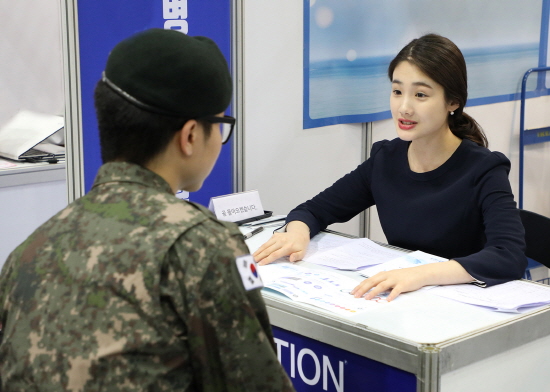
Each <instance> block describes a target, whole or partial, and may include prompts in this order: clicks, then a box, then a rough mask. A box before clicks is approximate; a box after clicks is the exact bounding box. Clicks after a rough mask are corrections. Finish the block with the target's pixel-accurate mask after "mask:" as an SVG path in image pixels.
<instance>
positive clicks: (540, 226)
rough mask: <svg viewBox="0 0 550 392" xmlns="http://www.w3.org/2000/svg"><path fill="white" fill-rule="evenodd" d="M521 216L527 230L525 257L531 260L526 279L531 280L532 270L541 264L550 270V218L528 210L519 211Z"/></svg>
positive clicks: (546, 280)
mask: <svg viewBox="0 0 550 392" xmlns="http://www.w3.org/2000/svg"><path fill="white" fill-rule="evenodd" d="M519 216H520V217H521V222H522V223H523V227H524V228H525V245H526V248H525V256H527V258H528V259H531V260H528V261H529V264H528V266H527V270H526V271H525V279H531V272H530V271H529V270H530V269H533V268H536V267H538V266H540V264H542V265H544V266H546V267H548V268H550V218H547V217H545V216H542V215H539V214H537V213H535V212H531V211H527V210H519ZM533 261H534V262H533ZM538 263H540V264H538ZM548 281H550V279H545V282H544V283H548Z"/></svg>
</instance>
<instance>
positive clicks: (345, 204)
mask: <svg viewBox="0 0 550 392" xmlns="http://www.w3.org/2000/svg"><path fill="white" fill-rule="evenodd" d="M408 147H409V142H406V141H403V140H401V139H394V140H391V141H388V140H383V141H380V142H377V143H375V144H374V145H373V147H372V150H371V155H370V158H369V159H368V160H366V161H365V162H363V163H362V164H361V165H359V166H358V167H357V169H355V170H353V171H352V172H350V173H349V174H347V175H345V176H344V177H342V178H341V179H339V180H338V181H336V182H335V183H334V184H333V185H332V186H330V187H329V188H327V189H326V190H324V191H323V192H321V193H319V194H318V195H317V196H315V197H314V198H313V199H311V200H309V201H307V202H305V203H303V204H301V205H299V206H298V207H296V208H295V209H294V210H292V211H291V212H290V213H289V214H288V217H287V222H290V221H294V220H299V221H302V222H304V223H306V224H307V225H308V226H309V228H310V231H311V236H312V237H313V236H314V235H316V234H317V233H318V232H319V231H320V230H323V229H325V228H326V227H327V226H328V225H330V224H332V223H336V222H346V221H348V220H349V219H351V218H353V217H354V216H355V215H357V214H358V213H360V212H361V211H363V210H365V209H366V208H369V207H370V206H372V205H376V207H377V210H378V215H379V217H380V223H381V225H382V229H383V230H384V234H385V235H386V238H387V240H388V243H389V244H391V245H395V246H399V247H402V248H405V249H410V250H421V251H424V252H427V253H431V254H434V255H437V256H441V257H445V258H448V259H454V260H456V261H457V262H459V263H460V264H461V265H462V266H463V267H464V269H465V270H466V271H468V273H469V274H470V275H471V276H473V277H474V278H475V279H478V280H480V281H482V282H485V283H486V285H487V286H492V285H495V284H498V283H504V282H507V281H510V280H514V279H519V278H521V277H522V276H523V273H524V271H525V267H526V265H527V259H526V257H525V255H524V250H525V240H524V229H523V226H522V224H521V220H520V217H519V212H518V210H517V208H516V203H515V201H514V196H513V194H512V190H511V187H510V182H509V180H508V173H509V171H510V161H509V160H508V158H506V157H505V156H504V155H503V154H501V153H499V152H491V151H490V150H488V149H486V148H484V147H480V146H478V145H477V144H475V143H474V142H472V141H469V140H466V139H464V140H462V143H461V144H460V146H459V147H458V149H457V150H456V151H455V152H454V154H453V155H452V156H451V157H450V158H449V159H448V160H447V161H446V162H445V163H444V164H443V165H441V166H440V167H438V168H437V169H435V170H433V171H430V172H426V173H415V172H413V171H411V170H410V168H409V163H408V159H407V150H408Z"/></svg>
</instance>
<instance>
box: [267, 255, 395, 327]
mask: <svg viewBox="0 0 550 392" xmlns="http://www.w3.org/2000/svg"><path fill="white" fill-rule="evenodd" d="M258 269H259V271H260V276H261V277H262V280H263V282H264V286H265V287H266V288H268V289H271V290H275V291H277V292H279V293H281V294H283V295H285V296H287V297H288V298H290V299H291V300H293V301H296V302H303V303H307V304H310V305H313V306H316V307H319V308H322V309H325V310H328V311H330V312H333V313H337V314H340V315H345V316H351V315H355V314H359V313H361V312H364V311H366V310H369V309H372V308H373V307H377V306H380V305H381V304H382V303H387V301H386V300H385V298H386V296H385V295H382V296H379V297H375V298H374V299H373V300H370V301H367V300H365V299H364V298H355V297H354V296H353V295H351V294H350V291H351V290H352V289H353V288H354V287H355V286H357V284H358V283H359V282H358V281H356V280H355V279H351V278H348V277H347V276H344V275H342V274H338V273H332V272H328V271H323V270H317V269H311V268H305V267H301V266H299V265H296V264H291V263H288V262H275V263H272V264H269V265H265V266H259V267H258Z"/></svg>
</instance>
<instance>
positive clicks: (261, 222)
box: [243, 216, 286, 227]
mask: <svg viewBox="0 0 550 392" xmlns="http://www.w3.org/2000/svg"><path fill="white" fill-rule="evenodd" d="M285 219H286V216H283V217H282V218H278V219H270V218H266V219H262V220H260V221H259V222H250V223H245V224H244V225H243V226H244V227H253V226H258V225H268V224H271V223H273V222H279V221H284V220H285Z"/></svg>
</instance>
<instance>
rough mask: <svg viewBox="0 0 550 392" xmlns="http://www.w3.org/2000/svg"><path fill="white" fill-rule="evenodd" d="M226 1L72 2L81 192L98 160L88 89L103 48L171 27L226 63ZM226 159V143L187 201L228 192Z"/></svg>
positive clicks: (104, 51)
mask: <svg viewBox="0 0 550 392" xmlns="http://www.w3.org/2000/svg"><path fill="white" fill-rule="evenodd" d="M230 3H231V1H230V0H210V1H208V2H203V1H197V0H93V1H91V0H87V1H83V0H81V1H78V30H79V45H80V81H81V89H82V90H81V91H82V133H83V149H84V157H83V165H84V188H85V191H86V192H87V191H88V190H90V188H91V186H92V184H93V181H94V178H95V175H96V173H97V170H98V168H99V166H101V163H102V162H101V156H100V149H99V136H98V131H97V121H96V118H95V111H94V105H93V91H94V87H95V84H96V83H97V81H98V80H99V78H100V76H101V72H102V71H103V69H104V67H105V62H106V60H107V56H108V54H109V51H110V50H111V49H112V48H113V46H115V45H116V44H117V43H118V42H119V41H121V40H122V39H124V38H126V37H128V36H130V35H132V34H134V33H136V32H138V31H142V30H145V29H148V28H171V29H175V30H181V31H183V32H187V33H188V34H189V35H192V36H195V35H203V36H207V37H209V38H211V39H213V40H214V41H216V43H217V44H218V45H219V46H220V48H221V50H222V52H223V53H224V55H225V57H226V59H227V61H228V64H230V53H231V46H230V44H231V37H230V34H231V20H230ZM228 114H229V112H228ZM231 160H232V157H231V143H228V144H226V145H224V146H223V149H222V152H221V154H220V158H219V160H218V162H217V164H216V166H215V167H214V170H213V171H212V174H211V175H210V177H209V178H208V179H207V180H206V182H205V183H204V186H203V188H202V189H201V190H200V191H198V192H194V193H192V194H191V195H190V197H189V198H190V200H192V201H196V202H198V203H201V204H204V205H208V201H209V199H210V197H212V196H218V195H222V194H227V193H231V192H232V174H231Z"/></svg>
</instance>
